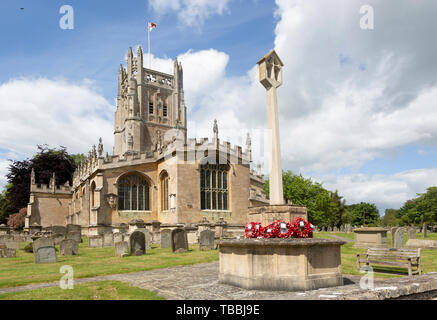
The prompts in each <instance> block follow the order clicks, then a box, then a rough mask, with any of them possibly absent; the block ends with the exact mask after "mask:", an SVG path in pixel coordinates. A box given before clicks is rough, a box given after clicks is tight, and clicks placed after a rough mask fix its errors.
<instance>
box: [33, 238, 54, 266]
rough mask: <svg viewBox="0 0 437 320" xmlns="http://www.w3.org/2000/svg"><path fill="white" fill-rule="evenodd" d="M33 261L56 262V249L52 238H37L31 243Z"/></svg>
mask: <svg viewBox="0 0 437 320" xmlns="http://www.w3.org/2000/svg"><path fill="white" fill-rule="evenodd" d="M32 246H33V255H34V258H35V263H54V262H56V250H55V243H54V241H53V239H50V238H45V237H42V238H39V239H37V240H35V241H34V242H33V244H32Z"/></svg>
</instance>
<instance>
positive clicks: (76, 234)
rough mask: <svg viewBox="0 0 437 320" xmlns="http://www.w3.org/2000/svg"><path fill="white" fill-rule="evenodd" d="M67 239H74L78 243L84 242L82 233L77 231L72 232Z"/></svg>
mask: <svg viewBox="0 0 437 320" xmlns="http://www.w3.org/2000/svg"><path fill="white" fill-rule="evenodd" d="M65 238H66V239H72V240H74V241H76V242H77V243H81V242H82V235H81V233H80V232H77V231H71V232H68V233H67V236H66V237H65Z"/></svg>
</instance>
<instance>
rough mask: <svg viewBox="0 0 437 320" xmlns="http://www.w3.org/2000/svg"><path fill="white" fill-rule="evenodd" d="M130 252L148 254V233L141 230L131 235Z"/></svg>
mask: <svg viewBox="0 0 437 320" xmlns="http://www.w3.org/2000/svg"><path fill="white" fill-rule="evenodd" d="M129 243H130V254H131V255H134V256H141V255H143V254H146V235H145V234H144V232H141V231H134V232H132V234H131V235H130V237H129Z"/></svg>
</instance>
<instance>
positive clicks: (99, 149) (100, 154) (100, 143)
mask: <svg viewBox="0 0 437 320" xmlns="http://www.w3.org/2000/svg"><path fill="white" fill-rule="evenodd" d="M98 152H99V158H101V157H102V156H103V143H102V138H101V137H100V138H99V148H98Z"/></svg>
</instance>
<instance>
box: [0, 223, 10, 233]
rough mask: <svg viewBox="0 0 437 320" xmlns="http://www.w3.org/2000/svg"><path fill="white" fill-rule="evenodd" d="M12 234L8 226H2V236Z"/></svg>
mask: <svg viewBox="0 0 437 320" xmlns="http://www.w3.org/2000/svg"><path fill="white" fill-rule="evenodd" d="M10 232H11V228H9V227H8V226H7V225H5V224H1V225H0V235H5V234H9V233H10Z"/></svg>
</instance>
